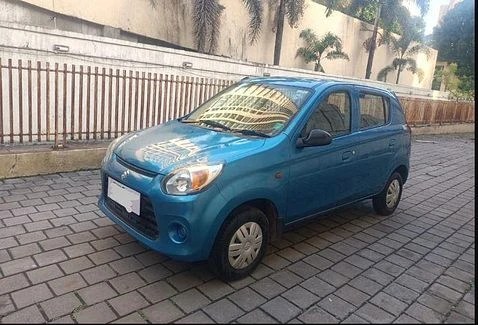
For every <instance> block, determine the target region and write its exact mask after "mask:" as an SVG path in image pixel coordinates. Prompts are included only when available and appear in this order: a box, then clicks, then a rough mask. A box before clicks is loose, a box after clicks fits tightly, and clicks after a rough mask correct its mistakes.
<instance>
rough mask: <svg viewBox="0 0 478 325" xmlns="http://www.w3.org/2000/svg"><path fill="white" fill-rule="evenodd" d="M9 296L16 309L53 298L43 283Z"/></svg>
mask: <svg viewBox="0 0 478 325" xmlns="http://www.w3.org/2000/svg"><path fill="white" fill-rule="evenodd" d="M11 295H12V299H13V301H14V302H15V304H16V305H17V307H18V308H23V307H26V306H29V305H32V304H34V303H37V302H40V301H44V300H47V299H49V298H51V297H53V294H52V293H51V291H50V289H48V287H47V286H46V285H45V284H44V283H42V284H39V285H35V286H31V287H28V288H25V289H21V290H18V291H15V292H13V293H12V294H11Z"/></svg>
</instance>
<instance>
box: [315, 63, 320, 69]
mask: <svg viewBox="0 0 478 325" xmlns="http://www.w3.org/2000/svg"><path fill="white" fill-rule="evenodd" d="M319 66H320V63H319V61H315V67H314V71H319Z"/></svg>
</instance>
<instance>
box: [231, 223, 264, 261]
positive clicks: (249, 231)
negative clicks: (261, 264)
mask: <svg viewBox="0 0 478 325" xmlns="http://www.w3.org/2000/svg"><path fill="white" fill-rule="evenodd" d="M261 246H262V229H261V226H259V224H257V223H255V222H247V223H245V224H243V225H242V226H241V227H240V228H239V229H237V231H236V232H235V233H234V235H233V236H232V238H231V241H230V242H229V263H230V264H231V266H232V267H233V268H235V269H243V268H245V267H247V266H248V265H250V264H251V263H252V262H253V261H254V260H255V259H256V257H257V255H258V254H259V251H260V250H261Z"/></svg>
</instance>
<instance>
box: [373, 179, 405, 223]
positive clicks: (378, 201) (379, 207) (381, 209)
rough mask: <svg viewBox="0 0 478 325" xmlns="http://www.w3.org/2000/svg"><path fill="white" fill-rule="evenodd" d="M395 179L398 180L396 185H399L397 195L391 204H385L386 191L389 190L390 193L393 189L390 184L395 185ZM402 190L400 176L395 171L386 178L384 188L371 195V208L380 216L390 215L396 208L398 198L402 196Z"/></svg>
mask: <svg viewBox="0 0 478 325" xmlns="http://www.w3.org/2000/svg"><path fill="white" fill-rule="evenodd" d="M395 180H396V181H397V182H398V186H399V192H398V197H397V198H396V200H394V201H395V202H394V203H393V204H392V205H390V204H389V205H387V193H388V192H389V191H390V193H391V192H392V191H393V189H392V188H391V184H392V183H394V184H395V185H396V184H397V183H396V182H394V181H395ZM392 187H393V185H392ZM402 190H403V181H402V176H401V175H400V174H399V173H397V172H395V173H393V174H392V176H390V178H389V179H388V181H387V184H386V185H385V188H384V189H383V190H382V192H380V193H379V194H377V195H376V196H374V197H373V199H372V202H373V209H374V210H375V212H376V213H377V214H380V215H382V216H389V215H391V214H392V213H393V211H395V209H396V208H397V206H398V203H399V202H400V199H401V197H402ZM390 203H391V202H390Z"/></svg>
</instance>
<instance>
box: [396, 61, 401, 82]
mask: <svg viewBox="0 0 478 325" xmlns="http://www.w3.org/2000/svg"><path fill="white" fill-rule="evenodd" d="M400 72H402V66H400V65H399V66H398V72H397V80H396V81H395V83H396V84H397V85H398V80H399V79H400Z"/></svg>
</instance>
